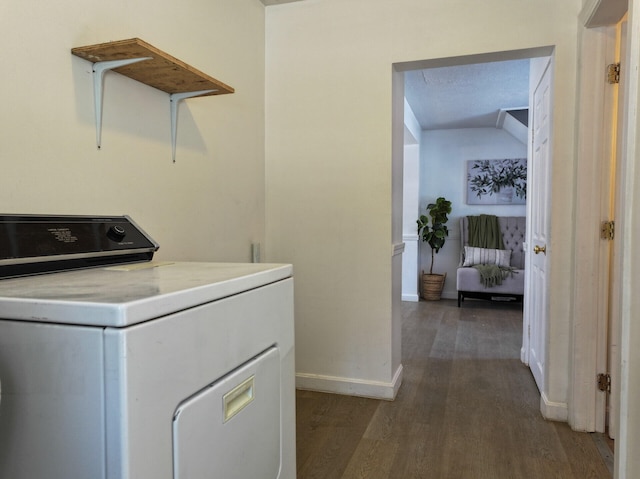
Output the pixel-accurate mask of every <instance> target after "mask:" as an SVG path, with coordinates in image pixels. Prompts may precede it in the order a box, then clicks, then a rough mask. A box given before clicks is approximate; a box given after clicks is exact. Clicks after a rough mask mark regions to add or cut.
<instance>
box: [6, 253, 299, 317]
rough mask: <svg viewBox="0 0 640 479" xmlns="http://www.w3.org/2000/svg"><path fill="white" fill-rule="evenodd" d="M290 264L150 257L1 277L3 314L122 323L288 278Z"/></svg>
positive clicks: (290, 269) (290, 272) (157, 315)
mask: <svg viewBox="0 0 640 479" xmlns="http://www.w3.org/2000/svg"><path fill="white" fill-rule="evenodd" d="M292 271H293V268H292V266H291V265H282V264H266V263H187V262H176V263H169V262H164V263H162V262H150V263H141V264H132V265H119V266H112V267H107V268H99V269H87V270H79V271H67V272H62V273H54V274H47V275H40V276H30V277H24V278H10V279H4V280H0V315H1V319H16V320H23V321H37V322H46V323H66V324H82V325H87V326H110V327H124V326H129V325H132V324H136V323H140V322H143V321H148V320H150V319H154V318H158V317H161V316H166V315H167V314H171V313H175V312H177V311H182V310H184V309H188V308H191V307H194V306H198V305H200V304H204V303H208V302H211V301H215V300H218V299H221V298H224V297H227V296H232V295H234V294H238V293H242V292H244V291H248V290H250V289H254V288H259V287H261V286H264V285H267V284H270V283H274V282H276V281H280V280H282V279H285V278H289V277H291V275H292Z"/></svg>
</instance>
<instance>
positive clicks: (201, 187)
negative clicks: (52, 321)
mask: <svg viewBox="0 0 640 479" xmlns="http://www.w3.org/2000/svg"><path fill="white" fill-rule="evenodd" d="M264 10H265V7H264V5H262V3H260V1H259V0H206V1H205V0H187V1H186V2H164V3H163V2H151V1H149V0H138V1H133V2H132V1H126V0H113V1H108V2H104V1H101V0H83V1H78V0H61V1H59V2H35V1H33V0H28V1H20V0H5V1H4V2H3V3H2V6H1V7H0V30H1V31H2V33H3V41H2V43H1V44H0V58H2V62H3V73H2V76H1V77H0V86H1V88H0V103H1V104H2V110H3V114H2V116H1V117H0V162H2V170H1V171H2V173H1V174H0V211H1V212H4V213H39V214H43V213H56V214H92V215H94V214H96V215H97V214H125V213H126V214H130V215H131V216H132V217H133V219H134V220H136V221H137V222H138V223H139V224H140V226H142V227H143V229H145V230H147V232H148V233H149V234H150V235H151V236H152V237H153V238H154V239H155V240H156V241H158V242H159V243H160V250H159V252H158V256H157V257H158V258H160V259H181V260H222V261H249V260H250V258H251V256H250V251H251V248H250V245H251V242H253V241H255V242H264ZM133 37H139V38H142V39H143V40H145V41H146V42H149V43H151V44H152V45H154V46H155V47H157V48H159V49H161V50H164V51H165V52H167V53H169V54H171V55H173V56H175V57H177V58H179V59H180V60H182V61H184V62H186V63H188V64H190V65H192V66H193V67H195V68H197V69H199V70H201V71H203V72H205V73H207V74H209V75H211V76H213V77H215V78H217V79H219V80H221V81H222V82H224V83H227V84H229V85H231V86H232V87H234V88H235V89H236V93H234V94H231V95H224V96H219V97H214V96H211V97H206V98H197V99H191V100H186V101H185V102H183V103H182V104H181V106H180V117H179V126H178V142H177V144H178V147H177V158H176V164H172V162H171V142H170V120H169V97H168V95H167V94H166V93H163V92H160V91H159V90H155V89H153V88H151V87H148V86H146V85H143V84H141V83H138V82H136V81H133V80H130V79H128V78H125V77H123V76H120V75H118V74H116V73H107V75H106V78H105V92H104V122H103V123H104V125H103V130H102V151H98V150H97V149H96V143H95V126H94V110H93V91H92V89H93V86H92V74H91V64H90V63H89V62H87V61H85V60H82V59H80V58H78V57H75V56H72V55H71V53H70V50H71V48H72V47H76V46H83V45H91V44H94V43H102V42H107V41H110V40H123V39H127V38H133Z"/></svg>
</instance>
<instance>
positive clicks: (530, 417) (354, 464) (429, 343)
mask: <svg viewBox="0 0 640 479" xmlns="http://www.w3.org/2000/svg"><path fill="white" fill-rule="evenodd" d="M363 334H365V333H363ZM521 340H522V311H521V308H520V305H517V304H490V303H488V302H483V301H472V300H471V301H465V303H464V304H463V307H462V308H457V307H456V303H455V301H453V300H442V301H434V302H425V301H421V302H419V303H408V302H405V303H403V340H402V341H403V344H402V356H403V365H404V380H403V384H402V387H401V388H400V391H399V393H398V396H397V398H396V400H395V401H380V400H373V399H365V398H355V397H347V396H338V395H332V394H323V393H317V392H310V391H298V392H297V461H298V465H297V468H298V479H311V478H318V479H332V478H335V479H337V478H344V479H352V478H362V479H365V478H366V479H374V478H381V479H382V478H388V479H409V478H428V479H519V478H522V479H550V478H557V479H587V478H589V479H610V478H611V477H612V476H611V473H610V472H609V471H608V469H607V467H606V465H605V463H604V461H603V460H602V459H601V456H600V455H599V453H598V450H597V448H596V445H595V443H594V440H593V438H592V435H590V434H586V433H577V432H573V431H571V429H570V428H569V427H568V426H567V424H565V423H554V422H548V421H545V420H544V419H543V418H542V416H541V415H540V412H539V400H540V396H539V394H538V390H537V389H536V386H535V383H534V381H533V377H532V376H531V373H530V371H529V370H528V368H527V367H526V366H524V365H523V364H522V363H521V362H520V345H521Z"/></svg>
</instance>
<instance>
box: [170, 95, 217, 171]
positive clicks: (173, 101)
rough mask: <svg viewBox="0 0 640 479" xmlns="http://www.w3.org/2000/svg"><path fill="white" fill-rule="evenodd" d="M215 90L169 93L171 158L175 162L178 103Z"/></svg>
mask: <svg viewBox="0 0 640 479" xmlns="http://www.w3.org/2000/svg"><path fill="white" fill-rule="evenodd" d="M214 91H217V90H215V89H214V90H200V91H187V92H183V93H171V94H170V95H169V104H170V106H171V159H172V160H173V162H174V163H175V162H176V138H177V134H178V105H179V104H180V102H181V101H182V100H186V99H187V98H193V97H195V96H200V95H206V94H207V93H211V92H214Z"/></svg>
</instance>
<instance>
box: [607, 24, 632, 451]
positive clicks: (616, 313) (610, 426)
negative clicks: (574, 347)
mask: <svg viewBox="0 0 640 479" xmlns="http://www.w3.org/2000/svg"><path fill="white" fill-rule="evenodd" d="M617 28H618V35H619V44H620V50H619V54H620V57H619V59H621V70H622V69H623V68H624V67H625V66H626V65H629V64H630V62H629V58H628V56H627V49H626V43H627V42H626V39H627V22H626V20H624V21H622V22H620V24H618V27H617ZM625 73H627V72H625V71H621V75H620V83H619V84H618V86H617V90H618V91H617V93H618V101H617V103H618V107H617V110H618V111H617V121H616V130H615V135H616V162H615V172H614V175H615V178H614V181H613V182H612V183H613V184H614V192H613V197H614V205H613V214H612V215H611V217H612V218H614V220H615V226H616V227H617V228H618V229H620V228H621V226H622V224H621V221H620V220H621V219H622V218H623V215H622V209H623V198H622V194H623V192H624V189H623V188H622V187H621V186H620V183H621V181H622V178H621V176H622V162H623V160H624V158H626V151H625V149H624V145H625V144H626V141H625V131H624V126H623V125H624V115H625V113H626V110H625V99H624V81H625V77H624V74H625ZM621 270H622V251H621V248H620V242H619V240H617V239H616V238H615V237H614V240H613V244H612V251H611V272H610V276H609V277H610V278H611V283H610V285H609V288H610V289H609V291H610V296H609V318H608V323H609V324H608V337H607V340H608V343H607V352H608V358H607V359H608V367H607V369H608V371H609V374H610V375H611V386H610V390H611V394H610V395H609V397H608V404H607V408H606V409H607V413H606V416H605V417H606V424H607V431H608V433H609V436H610V437H611V438H614V439H615V437H616V433H617V428H616V422H615V418H616V417H617V414H618V411H617V404H618V401H619V398H618V392H619V388H618V387H617V386H618V381H619V377H620V374H619V366H618V365H619V364H620V349H619V345H618V339H619V337H620V323H621V317H622V311H621V309H620V303H621V297H620V293H621V287H620V277H621V274H620V271H621Z"/></svg>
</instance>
